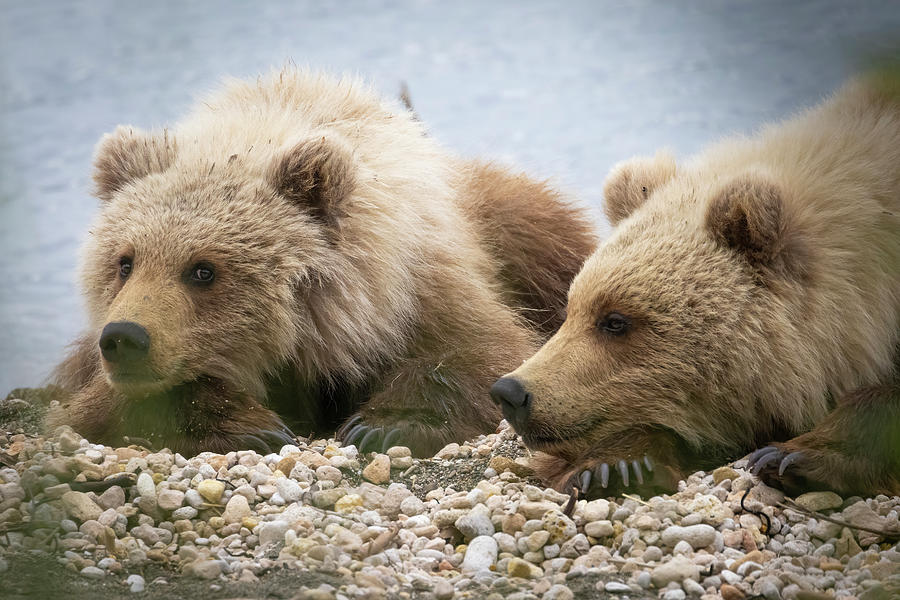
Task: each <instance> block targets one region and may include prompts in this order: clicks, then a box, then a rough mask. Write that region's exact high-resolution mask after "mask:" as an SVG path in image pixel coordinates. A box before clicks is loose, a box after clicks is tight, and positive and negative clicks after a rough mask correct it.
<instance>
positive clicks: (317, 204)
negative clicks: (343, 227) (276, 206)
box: [269, 136, 356, 225]
mask: <svg viewBox="0 0 900 600" xmlns="http://www.w3.org/2000/svg"><path fill="white" fill-rule="evenodd" d="M269 180H270V181H271V182H272V184H273V185H274V186H275V189H276V190H277V191H278V193H280V194H281V195H283V196H284V197H285V198H287V199H288V200H291V201H293V202H296V203H297V204H299V205H301V206H303V207H305V208H306V209H307V210H309V211H310V212H311V213H312V215H313V216H314V217H315V218H316V219H318V220H320V221H322V222H323V223H326V224H328V225H334V224H335V223H337V221H338V219H339V218H340V216H341V214H342V213H343V207H342V204H343V201H344V200H345V199H346V198H347V197H348V196H349V195H350V194H351V193H352V192H353V189H354V188H355V187H356V168H355V164H354V162H353V157H352V153H351V151H350V149H349V148H347V147H346V145H345V144H344V143H342V142H340V141H338V140H334V139H330V138H326V137H324V136H319V137H316V138H313V139H309V140H304V141H302V142H300V143H299V144H297V145H295V146H293V147H292V148H290V149H289V150H287V151H286V152H284V153H283V154H282V155H281V158H279V159H277V160H276V163H275V165H274V167H273V168H272V169H271V171H270V173H269Z"/></svg>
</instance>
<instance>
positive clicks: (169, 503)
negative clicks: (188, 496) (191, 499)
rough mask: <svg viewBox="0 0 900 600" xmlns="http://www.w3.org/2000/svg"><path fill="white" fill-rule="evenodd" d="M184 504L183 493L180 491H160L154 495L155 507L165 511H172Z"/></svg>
mask: <svg viewBox="0 0 900 600" xmlns="http://www.w3.org/2000/svg"><path fill="white" fill-rule="evenodd" d="M183 503H184V492H182V491H181V490H172V489H168V490H160V491H159V493H158V494H157V495H156V505H157V506H159V507H160V508H161V509H163V510H166V511H173V510H176V509H178V508H180V507H181V505H182V504H183Z"/></svg>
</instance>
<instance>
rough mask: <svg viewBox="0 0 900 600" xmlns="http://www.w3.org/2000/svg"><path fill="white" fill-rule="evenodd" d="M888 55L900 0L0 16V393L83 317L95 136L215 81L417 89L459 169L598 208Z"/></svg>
mask: <svg viewBox="0 0 900 600" xmlns="http://www.w3.org/2000/svg"><path fill="white" fill-rule="evenodd" d="M898 38H900V3H898V2H896V1H893V2H892V1H890V0H886V1H868V0H857V1H853V2H847V1H841V0H833V1H817V2H801V1H793V2H783V1H778V0H776V1H770V0H756V1H753V2H750V1H744V2H733V1H729V2H724V1H723V2H690V3H688V2H668V1H665V0H660V1H658V2H650V1H634V2H598V1H593V2H592V1H569V2H539V1H533V0H515V1H502V2H468V1H457V2H442V1H439V0H418V1H412V2H385V1H366V2H362V1H358V2H356V1H353V2H351V1H342V2H297V1H290V0H281V1H268V2H242V1H236V0H235V1H231V0H228V1H226V0H223V1H216V2H212V1H197V2H181V1H156V2H122V1H121V0H90V1H88V0H85V1H71V0H41V1H32V2H22V1H21V0H0V69H2V70H0V394H5V393H6V391H7V390H9V389H11V388H12V387H14V386H33V385H38V384H40V383H41V382H42V381H43V380H44V379H45V378H46V376H47V374H48V373H49V371H50V369H51V368H52V366H53V365H54V364H55V363H56V362H57V361H58V360H59V359H60V358H61V356H62V354H63V351H64V347H65V345H66V344H67V343H68V342H70V341H71V340H72V339H73V338H74V337H75V336H76V335H77V334H78V333H79V331H80V330H81V328H82V327H83V324H84V322H85V321H84V317H83V312H82V305H81V301H80V296H79V293H78V289H77V269H76V265H77V262H78V252H77V251H78V247H79V245H80V243H81V240H82V239H83V238H84V237H85V235H86V234H87V230H88V227H89V224H90V221H91V218H92V215H93V214H94V212H95V210H96V207H97V203H96V201H95V200H94V199H93V198H91V197H90V195H89V193H88V191H89V188H90V163H91V154H92V151H93V146H94V144H95V143H96V141H97V140H98V139H99V137H100V136H101V135H102V134H103V133H104V132H107V131H110V130H111V129H113V128H114V127H115V126H116V125H117V124H120V123H131V124H134V125H137V126H140V127H147V128H149V127H153V126H159V125H163V124H166V123H169V122H171V121H172V120H174V119H177V118H178V117H179V116H181V115H182V114H183V113H184V112H185V110H186V109H187V108H188V107H189V105H190V104H191V102H192V100H193V99H195V98H196V97H198V96H200V95H202V94H204V93H205V92H207V91H208V90H209V89H211V88H212V87H213V86H214V85H215V84H216V82H217V81H218V80H220V79H221V78H222V77H223V76H226V75H232V76H238V77H244V76H252V75H255V74H257V73H259V72H261V71H265V70H267V69H269V68H271V67H278V66H281V65H283V64H284V63H285V61H286V60H288V59H290V60H293V61H294V62H296V63H298V64H308V65H310V66H313V67H316V68H322V69H327V70H331V71H335V72H350V73H357V74H359V75H362V76H364V77H365V78H367V79H368V80H370V81H371V82H372V83H373V84H374V85H375V86H376V87H377V88H378V89H380V90H381V91H382V92H383V93H385V94H387V95H396V94H397V92H398V90H399V88H400V84H401V81H406V82H407V83H408V84H409V88H410V90H411V92H412V98H413V101H414V103H415V107H416V110H417V111H418V113H419V114H420V115H421V117H422V118H423V120H424V121H425V122H426V123H427V124H428V127H429V129H430V131H431V133H432V134H433V135H434V136H435V137H436V138H437V139H439V140H440V141H441V142H442V143H443V144H444V145H445V146H447V147H448V148H450V149H452V150H453V151H454V152H457V153H459V154H463V155H467V156H476V155H477V156H483V157H490V158H493V159H497V160H499V161H502V162H504V163H508V164H510V165H514V166H517V167H519V168H521V169H524V170H526V171H528V172H530V173H533V174H535V175H537V176H541V177H549V178H553V180H554V181H555V182H556V183H557V184H558V185H559V186H561V187H562V188H564V189H566V190H568V191H569V192H571V193H572V194H573V195H575V196H577V197H579V198H581V199H582V200H583V201H584V202H585V203H586V204H588V205H590V206H591V207H595V208H599V205H600V203H601V201H602V193H601V189H602V183H603V178H604V175H605V174H606V172H607V170H608V169H609V167H610V166H611V165H612V164H613V163H615V162H616V161H618V160H621V159H624V158H627V157H629V156H632V155H634V154H646V153H652V152H653V151H655V150H656V149H657V148H659V147H662V146H667V147H670V148H672V149H673V150H674V151H675V152H676V154H677V155H679V156H685V155H687V154H690V153H692V152H694V151H696V150H698V149H700V148H701V147H702V146H703V145H704V144H706V143H707V142H709V141H711V140H714V139H716V138H719V137H722V136H724V135H727V134H729V133H734V132H750V131H752V130H753V129H754V128H756V127H757V126H758V125H759V124H760V123H762V122H765V121H768V120H771V119H775V118H780V117H783V116H787V115H789V114H790V113H792V112H793V111H795V110H797V109H799V108H801V107H803V106H805V105H808V104H810V103H812V102H815V101H816V100H818V99H820V98H821V97H822V96H823V95H824V94H826V93H827V92H829V91H830V90H832V89H833V88H835V87H836V86H837V85H839V84H840V82H841V81H842V80H843V79H844V78H845V77H847V76H848V75H849V74H851V73H852V72H853V71H855V70H856V69H857V68H858V65H859V62H860V57H861V56H865V55H867V54H872V53H874V54H877V53H879V51H880V48H881V47H882V46H890V45H891V44H892V43H893V42H894V41H895V40H897V39H898ZM596 214H597V218H598V223H599V227H600V228H601V231H607V230H608V228H607V226H606V224H605V223H603V222H602V218H601V216H600V212H599V210H598V211H597V213H596Z"/></svg>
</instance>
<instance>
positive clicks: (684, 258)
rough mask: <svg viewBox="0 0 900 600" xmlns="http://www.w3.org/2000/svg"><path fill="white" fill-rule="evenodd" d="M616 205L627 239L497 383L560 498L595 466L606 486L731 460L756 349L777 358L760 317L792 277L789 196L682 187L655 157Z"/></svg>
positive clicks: (623, 175) (728, 185)
mask: <svg viewBox="0 0 900 600" xmlns="http://www.w3.org/2000/svg"><path fill="white" fill-rule="evenodd" d="M606 194H607V198H606V201H607V214H609V215H610V217H611V220H612V221H613V222H614V224H617V228H616V229H615V230H614V232H613V234H612V236H611V237H610V239H608V240H607V241H606V242H604V243H603V244H601V246H600V247H599V248H598V249H597V251H596V252H595V253H594V254H593V255H592V256H591V257H590V258H589V259H588V260H587V261H586V263H585V265H584V267H583V268H582V270H581V272H580V273H579V275H578V276H577V277H576V278H575V280H574V281H573V284H572V287H571V289H570V292H569V301H568V309H567V318H566V321H565V322H564V324H563V326H562V327H561V329H560V330H559V331H558V332H557V333H556V335H554V336H553V338H551V339H550V340H549V341H548V342H547V343H546V344H545V345H544V346H543V347H542V348H541V350H540V351H539V352H538V353H537V354H535V355H534V356H533V357H531V358H530V359H529V360H527V361H526V362H525V363H524V364H523V365H522V366H521V367H519V368H518V369H516V370H515V371H513V372H512V373H510V374H509V375H508V376H507V377H506V378H504V379H505V380H507V382H506V383H505V384H501V383H500V382H498V385H500V387H501V388H503V387H505V388H506V389H507V390H512V391H504V390H503V389H500V392H501V393H500V395H501V396H502V395H504V394H505V395H507V396H510V397H509V398H505V399H504V400H503V401H502V402H501V405H502V406H503V408H504V414H505V416H506V418H507V419H508V420H509V421H510V422H511V424H512V425H513V426H514V427H515V428H516V430H517V431H518V432H519V433H520V434H521V435H522V436H523V439H524V440H525V442H526V444H527V445H528V446H529V447H531V448H533V449H535V450H541V451H544V452H546V453H548V454H551V455H554V456H557V457H560V458H561V459H563V460H564V461H565V463H566V464H568V465H569V466H568V468H569V469H571V470H570V471H568V472H560V473H559V479H558V480H556V481H551V483H554V484H556V485H557V486H563V487H564V486H565V485H569V484H568V483H566V481H567V480H568V478H571V477H572V476H573V474H574V476H575V477H576V478H577V477H578V473H576V471H578V472H580V470H581V469H588V470H590V469H591V468H592V467H593V466H595V465H597V464H603V463H606V465H605V466H604V469H605V471H606V472H605V473H604V474H603V477H604V478H607V477H608V473H609V470H608V467H609V465H613V468H614V469H615V466H616V465H618V466H619V468H620V470H622V469H625V470H626V471H631V470H632V469H631V466H632V465H634V469H635V470H638V469H639V467H640V468H641V469H643V467H641V465H643V464H644V457H645V456H647V457H650V459H651V460H650V461H649V462H650V464H653V463H654V462H655V463H656V464H657V465H667V464H668V465H674V466H676V467H684V466H686V465H690V464H691V463H692V461H696V460H697V459H698V458H699V457H700V456H702V455H707V456H709V455H712V456H715V455H716V448H715V445H716V444H720V445H721V446H722V447H726V446H727V444H728V438H729V435H732V434H734V429H733V428H734V427H735V421H736V420H735V419H734V418H733V417H732V416H731V415H733V414H734V413H735V412H736V411H739V410H742V409H743V407H745V406H752V402H750V401H749V399H747V398H745V397H742V395H741V394H739V393H737V392H736V390H742V389H747V388H748V387H752V386H749V385H748V382H747V380H744V379H741V378H742V377H744V375H745V374H747V373H751V372H752V369H747V368H745V364H743V363H748V362H752V361H753V360H754V359H755V358H756V357H753V356H752V355H751V356H748V353H747V352H748V350H747V349H748V344H749V347H752V348H753V349H754V351H755V352H762V353H764V352H767V351H768V350H767V349H766V348H767V345H766V342H764V341H760V340H761V339H762V338H764V337H765V336H766V335H767V332H766V331H765V325H764V324H763V323H760V322H755V321H754V319H753V318H751V317H750V315H752V314H753V310H752V309H753V307H754V306H755V305H757V304H759V303H760V298H761V294H762V295H765V294H766V293H767V292H766V290H767V289H770V287H771V286H777V285H781V284H782V283H784V282H789V281H790V280H791V279H792V278H794V277H795V276H796V274H795V273H794V272H793V270H794V269H795V268H796V267H797V265H796V264H795V263H792V262H791V260H792V259H791V257H792V256H797V253H796V252H794V250H795V248H792V247H791V246H792V244H795V242H796V240H793V239H791V238H790V237H789V236H788V235H787V234H786V233H785V232H786V231H788V230H789V227H786V226H785V219H784V217H783V215H782V202H781V192H780V190H779V189H778V188H777V186H776V185H774V184H773V183H771V181H770V179H769V178H768V177H767V176H766V175H765V174H763V173H753V172H751V173H747V174H746V175H744V176H739V177H737V178H735V179H733V180H729V181H720V180H718V179H717V178H715V177H704V176H699V175H696V174H688V175H681V174H678V175H677V176H676V169H675V166H674V162H673V161H671V159H670V158H668V157H667V156H665V155H657V157H656V159H649V160H647V159H642V160H639V161H633V162H630V163H627V164H625V165H621V166H619V167H618V168H617V169H616V170H614V171H613V174H612V175H611V177H610V180H609V181H608V183H607V185H606ZM772 304H773V305H774V304H775V303H774V302H773V303H772ZM504 379H501V380H500V381H501V382H503V381H504ZM495 389H499V388H495ZM514 396H518V397H514ZM735 437H737V436H735ZM709 444H712V445H713V447H710V445H709ZM714 460H715V459H714ZM693 468H699V467H697V465H696V464H694V465H693ZM657 471H659V469H658V470H657ZM551 479H552V478H551ZM597 479H599V477H598V478H597ZM623 479H625V481H628V479H627V477H623ZM576 480H577V479H576ZM631 481H635V475H632V476H631ZM674 481H677V479H675V480H674ZM667 483H673V481H672V480H670V481H668V482H667ZM576 485H577V483H576ZM604 487H605V485H604ZM565 489H566V491H568V489H569V488H565Z"/></svg>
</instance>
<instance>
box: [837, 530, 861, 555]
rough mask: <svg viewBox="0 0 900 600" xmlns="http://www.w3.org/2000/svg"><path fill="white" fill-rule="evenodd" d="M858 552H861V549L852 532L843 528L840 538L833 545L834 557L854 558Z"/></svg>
mask: <svg viewBox="0 0 900 600" xmlns="http://www.w3.org/2000/svg"><path fill="white" fill-rule="evenodd" d="M860 552H862V548H860V547H859V544H858V543H856V538H854V537H853V532H852V531H850V529H849V528H847V527H844V529H843V530H842V531H841V537H840V538H839V539H838V540H837V541H836V542H835V543H834V555H835V556H837V557H841V556H856V555H857V554H859V553H860Z"/></svg>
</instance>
